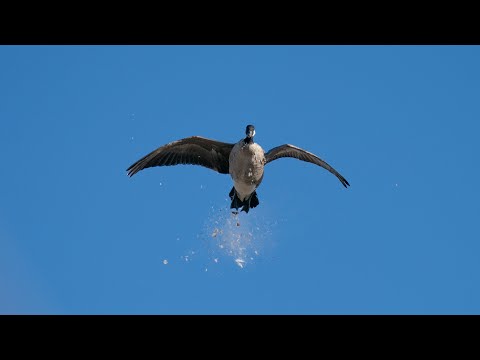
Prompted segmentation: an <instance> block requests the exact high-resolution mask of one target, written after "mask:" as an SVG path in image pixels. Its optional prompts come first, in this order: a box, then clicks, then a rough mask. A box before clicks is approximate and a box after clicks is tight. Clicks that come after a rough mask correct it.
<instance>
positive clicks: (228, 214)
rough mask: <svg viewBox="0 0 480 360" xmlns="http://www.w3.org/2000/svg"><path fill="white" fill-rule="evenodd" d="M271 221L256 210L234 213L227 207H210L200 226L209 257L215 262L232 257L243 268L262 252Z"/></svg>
mask: <svg viewBox="0 0 480 360" xmlns="http://www.w3.org/2000/svg"><path fill="white" fill-rule="evenodd" d="M274 225H275V222H269V221H267V220H265V219H264V218H263V217H262V216H259V215H258V214H257V213H252V212H250V213H249V214H245V213H243V212H240V213H238V214H233V213H232V211H231V209H229V208H226V207H223V208H220V209H215V208H214V207H212V209H211V213H210V216H209V218H208V219H207V221H206V222H205V225H204V230H203V233H204V234H205V236H204V237H206V238H207V242H208V244H209V248H210V249H211V250H210V258H211V260H212V261H213V263H215V264H217V263H219V259H222V258H223V259H227V260H230V261H231V260H233V263H234V264H236V265H237V266H238V267H240V268H241V269H243V268H245V267H246V266H247V265H248V264H251V263H253V262H254V261H255V259H257V258H259V257H260V256H261V255H262V252H263V250H264V249H265V245H266V243H267V242H268V241H269V239H270V237H271V234H272V228H273V226H274Z"/></svg>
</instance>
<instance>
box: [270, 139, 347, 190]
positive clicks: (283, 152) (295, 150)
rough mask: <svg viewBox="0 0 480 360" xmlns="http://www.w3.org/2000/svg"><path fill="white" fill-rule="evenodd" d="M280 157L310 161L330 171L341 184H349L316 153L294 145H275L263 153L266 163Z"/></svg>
mask: <svg viewBox="0 0 480 360" xmlns="http://www.w3.org/2000/svg"><path fill="white" fill-rule="evenodd" d="M282 157H292V158H296V159H298V160H302V161H306V162H310V163H312V164H315V165H318V166H321V167H323V168H324V169H326V170H328V171H330V172H331V173H332V174H333V175H335V176H336V177H337V178H338V180H340V182H341V183H342V185H343V186H345V187H347V186H350V184H349V183H348V181H347V180H346V179H345V178H344V177H343V176H342V175H340V174H339V173H338V172H337V171H336V170H335V169H334V168H333V167H331V166H330V165H328V164H327V163H326V162H325V161H323V160H322V159H320V158H319V157H318V156H317V155H315V154H312V153H311V152H308V151H306V150H303V149H300V148H299V147H296V146H294V145H290V144H285V145H280V146H277V147H275V148H273V149H271V150H270V151H269V152H267V153H266V154H265V159H266V160H267V162H266V164H268V163H269V162H270V161H273V160H276V159H279V158H282Z"/></svg>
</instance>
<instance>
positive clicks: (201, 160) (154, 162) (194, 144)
mask: <svg viewBox="0 0 480 360" xmlns="http://www.w3.org/2000/svg"><path fill="white" fill-rule="evenodd" d="M234 145H235V144H228V143H224V142H220V141H215V140H210V139H207V138H204V137H200V136H192V137H188V138H185V139H181V140H177V141H173V142H171V143H169V144H167V145H163V146H161V147H159V148H158V149H156V150H154V151H152V152H151V153H150V154H148V155H145V156H144V157H143V158H141V159H140V160H138V161H137V162H136V163H134V164H132V165H131V166H130V167H129V168H128V169H127V171H128V176H133V175H135V174H136V173H137V172H139V171H140V170H143V169H146V168H149V167H152V166H171V165H178V164H191V165H201V166H204V167H207V168H209V169H212V170H215V171H218V172H219V173H220V174H228V158H229V156H230V151H231V150H232V148H233V146H234Z"/></svg>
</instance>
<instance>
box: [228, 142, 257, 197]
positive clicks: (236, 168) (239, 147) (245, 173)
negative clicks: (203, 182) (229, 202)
mask: <svg viewBox="0 0 480 360" xmlns="http://www.w3.org/2000/svg"><path fill="white" fill-rule="evenodd" d="M264 165H265V153H264V151H263V149H262V148H261V147H260V145H258V144H255V143H253V144H245V143H244V142H243V141H240V142H239V143H237V144H235V146H234V147H233V149H232V151H231V153H230V158H229V171H230V175H231V177H232V179H233V181H234V183H235V188H236V189H237V192H242V193H246V192H248V194H245V195H250V194H251V193H252V192H253V191H255V189H256V188H257V187H258V185H260V183H261V182H262V179H263V167H264Z"/></svg>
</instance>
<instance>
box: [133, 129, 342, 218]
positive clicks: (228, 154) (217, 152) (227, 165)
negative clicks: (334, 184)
mask: <svg viewBox="0 0 480 360" xmlns="http://www.w3.org/2000/svg"><path fill="white" fill-rule="evenodd" d="M254 137H255V126H253V125H247V127H246V129H245V138H242V139H240V141H238V142H237V143H226V142H221V141H217V140H211V139H207V138H205V137H201V136H191V137H187V138H184V139H180V140H176V141H172V142H170V143H168V144H166V145H163V146H160V147H159V148H157V149H156V150H153V151H152V152H150V153H149V154H147V155H145V156H144V157H142V158H141V159H139V160H138V161H136V162H135V163H133V164H132V165H131V166H130V167H129V168H128V169H127V170H126V171H127V175H128V176H130V177H132V176H133V175H135V174H136V173H138V172H139V171H141V170H143V169H146V168H149V167H154V166H172V165H179V164H189V165H200V166H203V167H206V168H209V169H212V170H214V171H216V172H218V173H220V174H230V176H231V178H232V180H233V187H232V190H231V191H230V193H229V197H230V200H232V202H231V204H230V209H235V210H234V211H233V212H234V213H236V214H238V209H239V208H241V210H240V211H244V212H245V213H248V212H249V210H250V209H251V208H255V207H257V206H258V205H259V203H260V202H259V200H258V196H257V191H256V190H257V188H258V187H259V185H260V184H261V182H262V180H263V175H264V168H265V165H267V164H268V163H270V162H272V161H274V160H277V159H280V158H283V157H290V158H295V159H298V160H301V161H305V162H309V163H312V164H315V165H318V166H321V167H323V168H324V169H326V170H328V171H329V172H331V173H332V174H333V175H335V176H336V177H337V178H338V180H340V182H341V183H342V185H343V186H344V187H345V188H347V187H348V186H350V184H349V183H348V181H347V180H346V179H345V178H344V177H343V176H342V175H340V173H338V172H337V171H336V170H335V169H334V168H333V167H332V166H330V165H329V164H327V163H326V162H325V161H324V160H322V159H320V158H319V157H318V156H316V155H315V154H313V153H311V152H308V151H306V150H303V149H301V148H299V147H297V146H294V145H290V144H284V145H280V146H277V147H274V148H273V149H270V150H269V151H268V152H266V153H265V152H264V150H263V149H262V147H261V146H260V145H258V144H257V143H256V142H255V141H254Z"/></svg>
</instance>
